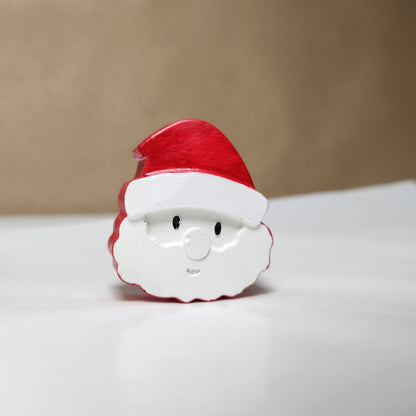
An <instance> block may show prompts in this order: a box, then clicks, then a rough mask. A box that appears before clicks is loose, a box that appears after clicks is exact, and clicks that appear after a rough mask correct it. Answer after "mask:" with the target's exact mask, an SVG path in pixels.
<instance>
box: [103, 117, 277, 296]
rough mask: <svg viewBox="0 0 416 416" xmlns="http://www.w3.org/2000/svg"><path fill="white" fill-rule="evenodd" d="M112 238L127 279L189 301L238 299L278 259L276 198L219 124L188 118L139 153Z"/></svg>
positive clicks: (158, 135)
mask: <svg viewBox="0 0 416 416" xmlns="http://www.w3.org/2000/svg"><path fill="white" fill-rule="evenodd" d="M133 155H134V158H135V159H136V160H138V168H137V172H136V175H135V177H134V179H132V180H131V181H129V182H127V183H125V184H124V185H123V187H122V189H121V191H120V196H119V206H120V214H119V216H118V217H117V219H116V221H115V223H114V232H113V234H112V235H111V237H110V240H109V248H110V252H111V253H112V255H113V258H114V266H115V268H116V270H117V273H118V275H119V277H120V279H121V280H122V281H123V282H125V283H128V284H132V285H137V286H140V288H141V289H143V290H144V291H145V292H146V293H148V294H149V295H153V296H156V297H160V298H175V299H178V300H180V301H182V302H190V301H192V300H195V299H200V300H206V301H209V300H215V299H218V298H220V297H221V296H227V297H233V296H236V295H238V294H239V293H241V292H242V291H243V290H244V289H245V288H247V287H248V286H250V285H251V284H253V283H254V282H255V280H256V279H257V277H258V276H259V275H260V273H261V272H262V271H263V270H265V269H267V268H268V266H269V263H270V250H271V246H272V242H273V238H272V234H271V232H270V230H269V228H268V227H267V226H266V225H265V224H263V223H262V219H263V217H264V214H265V213H266V210H267V206H268V201H267V199H266V198H265V197H264V196H263V195H262V194H261V193H259V192H257V191H256V190H255V188H254V185H253V181H252V180H251V177H250V174H249V172H248V170H247V168H246V166H245V165H244V162H243V160H242V159H241V157H240V156H239V154H238V153H237V151H236V150H235V148H234V147H233V145H232V144H231V143H230V141H229V140H228V139H227V138H226V137H225V136H224V134H223V133H221V131H219V130H218V129H217V128H216V127H214V126H213V125H211V124H209V123H207V122H205V121H201V120H181V121H177V122H175V123H172V124H169V125H168V126H166V127H163V128H162V129H160V130H158V131H156V132H155V133H154V134H152V135H151V136H150V137H148V138H147V139H146V140H144V141H143V142H142V143H141V144H140V145H139V146H138V147H137V148H136V149H135V150H134V151H133Z"/></svg>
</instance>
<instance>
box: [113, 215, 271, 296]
mask: <svg viewBox="0 0 416 416" xmlns="http://www.w3.org/2000/svg"><path fill="white" fill-rule="evenodd" d="M271 244H272V238H271V235H270V233H269V230H268V229H267V227H266V226H265V225H264V224H262V223H260V224H259V225H258V226H257V227H254V228H252V227H248V226H245V225H243V224H242V223H239V222H236V221H235V220H233V219H231V218H225V217H221V215H218V214H216V213H212V212H208V211H202V210H179V211H169V212H163V213H152V214H149V215H146V216H145V217H141V218H135V219H132V218H131V217H126V218H125V219H124V220H123V221H122V223H121V224H120V228H119V238H118V240H117V241H116V243H115V245H114V258H115V260H116V261H117V263H118V273H119V275H120V277H121V278H122V279H123V280H124V281H126V282H127V283H133V284H137V285H139V286H141V287H142V288H143V289H144V290H145V291H146V292H147V293H149V294H152V295H155V296H159V297H173V298H178V299H180V300H182V301H184V302H189V301H192V300H193V299H202V300H213V299H217V298H218V297H220V296H222V295H225V296H235V295H237V294H238V293H240V292H241V291H242V290H243V289H244V288H246V287H248V286H249V285H251V284H252V283H253V282H254V281H255V280H256V278H257V277H258V275H259V274H260V273H261V271H262V270H264V269H266V268H267V266H268V264H269V253H270V249H271Z"/></svg>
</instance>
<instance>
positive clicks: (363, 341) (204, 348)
mask: <svg viewBox="0 0 416 416" xmlns="http://www.w3.org/2000/svg"><path fill="white" fill-rule="evenodd" d="M113 219H114V216H109V215H80V216H43V217H42V216H36V217H0V233H1V237H2V238H1V241H0V253H1V254H0V414H1V415H8V416H10V415H42V416H48V415H71V416H74V415H166V414H169V415H188V414H192V415H279V416H283V415H302V416H305V415H338V416H339V415H414V414H416V394H415V388H416V186H415V184H414V183H413V182H410V181H407V182H399V183H395V184H388V185H382V186H376V187H369V188H361V189H355V190H350V191H343V192H329V193H319V194H310V195H304V196H296V197H287V198H280V199H274V200H272V202H271V205H270V209H269V213H268V216H267V219H266V220H265V222H266V223H267V224H269V225H270V226H271V228H272V230H273V232H274V236H275V245H274V249H273V255H272V265H271V267H270V269H269V270H268V271H267V272H265V273H264V274H263V275H262V276H261V278H260V279H259V280H258V282H257V283H256V284H255V286H253V287H252V288H250V289H248V290H247V291H246V292H245V293H244V294H243V295H242V296H240V297H239V298H236V299H231V300H220V301H217V302H209V303H204V302H194V303H191V304H180V303H177V302H172V301H159V300H155V299H154V298H151V297H148V296H147V295H145V294H144V293H142V292H140V291H139V289H137V288H135V287H130V286H127V285H124V284H123V283H121V282H120V281H119V280H118V278H117V276H116V274H115V272H114V270H113V268H112V263H111V256H110V255H109V253H108V252H107V248H106V244H107V238H108V236H109V234H110V233H111V229H112V221H113ZM48 253H52V254H53V259H52V260H50V258H49V257H48V255H47V254H48Z"/></svg>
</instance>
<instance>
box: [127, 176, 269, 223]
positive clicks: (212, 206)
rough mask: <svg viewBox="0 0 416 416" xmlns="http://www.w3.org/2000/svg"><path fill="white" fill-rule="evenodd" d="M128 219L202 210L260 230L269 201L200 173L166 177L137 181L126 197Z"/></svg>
mask: <svg viewBox="0 0 416 416" xmlns="http://www.w3.org/2000/svg"><path fill="white" fill-rule="evenodd" d="M124 203H125V207H126V212H127V215H128V216H130V217H137V218H141V217H143V216H145V215H147V214H149V213H154V212H164V211H170V210H172V209H181V210H183V209H201V208H205V209H206V210H208V211H211V212H214V213H217V214H218V215H220V216H222V217H224V216H227V217H231V218H237V219H238V220H239V221H241V222H242V223H244V224H246V225H247V226H249V227H257V226H258V225H259V223H260V222H261V220H262V219H263V216H264V214H265V213H266V210H267V206H268V202H267V199H266V198H265V197H264V196H263V195H262V194H261V193H260V192H257V191H256V190H255V189H252V188H249V187H248V186H245V185H242V184H240V183H237V182H234V181H231V180H229V179H225V178H222V177H220V176H215V175H210V174H206V173H200V172H181V173H162V174H158V175H152V176H147V177H144V178H140V179H135V180H133V181H132V182H130V184H129V185H128V187H127V190H126V194H125V200H124Z"/></svg>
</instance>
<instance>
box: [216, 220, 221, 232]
mask: <svg viewBox="0 0 416 416" xmlns="http://www.w3.org/2000/svg"><path fill="white" fill-rule="evenodd" d="M220 234H221V223H220V222H217V223H216V224H215V235H220Z"/></svg>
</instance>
